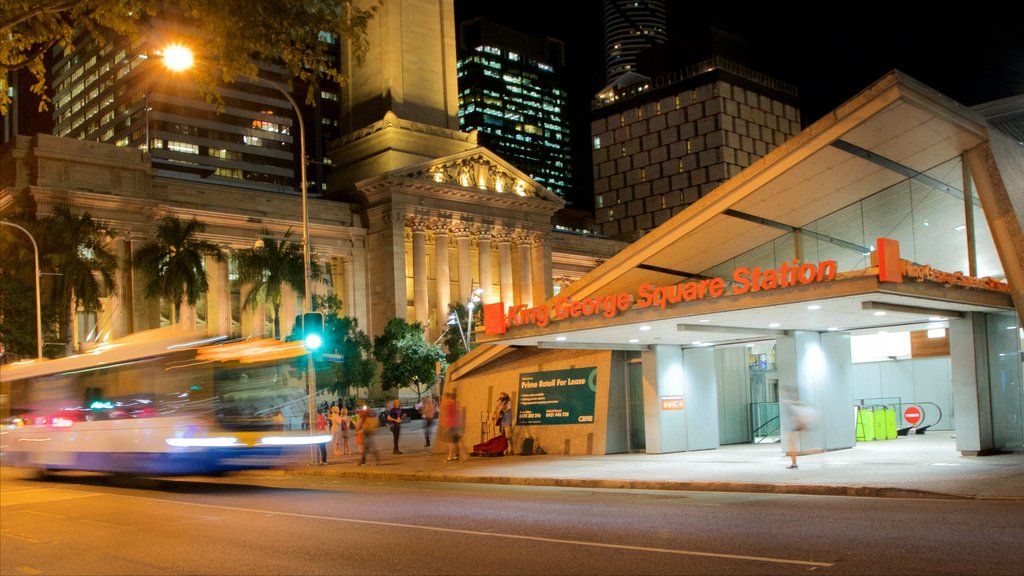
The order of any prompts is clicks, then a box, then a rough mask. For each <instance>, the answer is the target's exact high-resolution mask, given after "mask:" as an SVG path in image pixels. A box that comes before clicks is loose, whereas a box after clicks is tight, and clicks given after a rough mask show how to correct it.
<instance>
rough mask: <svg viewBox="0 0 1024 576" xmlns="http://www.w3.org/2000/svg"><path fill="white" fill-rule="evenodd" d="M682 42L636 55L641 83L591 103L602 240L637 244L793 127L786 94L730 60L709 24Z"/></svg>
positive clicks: (727, 41)
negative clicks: (606, 238)
mask: <svg viewBox="0 0 1024 576" xmlns="http://www.w3.org/2000/svg"><path fill="white" fill-rule="evenodd" d="M687 40H688V41H689V42H691V43H692V42H694V41H696V42H697V45H696V46H689V47H687V46H678V45H672V44H665V45H662V46H660V47H654V48H652V49H651V50H648V51H647V52H646V53H644V54H643V55H640V56H638V59H637V62H638V65H639V66H640V68H639V70H640V72H641V73H643V74H647V75H649V78H648V77H646V76H641V75H639V74H636V75H633V76H632V77H633V79H634V80H635V83H620V84H618V85H610V86H609V87H607V88H605V89H604V90H602V92H601V93H600V94H598V95H597V97H596V98H595V100H594V102H593V103H592V116H591V136H592V142H593V150H592V158H593V170H594V211H595V220H596V224H597V227H598V231H599V232H601V233H602V234H605V235H608V236H609V237H612V238H618V239H622V240H630V239H635V238H638V237H639V236H641V235H643V234H644V233H645V232H646V231H648V230H650V229H652V228H654V227H656V226H658V225H659V224H662V223H663V222H665V221H666V220H668V219H669V218H670V217H672V216H673V215H675V214H677V213H679V212H680V211H682V210H683V208H685V207H686V206H689V205H690V204H693V203H694V202H696V201H697V200H698V199H699V198H700V197H702V196H704V195H705V194H707V193H708V192H710V191H711V190H714V189H715V187H717V186H718V185H719V184H721V183H722V182H725V181H726V180H728V179H729V178H731V177H733V176H735V175H736V174H738V173H739V172H740V171H741V170H742V169H744V168H746V167H747V166H750V165H751V164H753V163H754V162H755V161H757V160H758V159H760V158H762V157H764V155H765V154H767V153H768V152H769V151H771V150H772V149H774V148H776V147H777V146H779V145H780V144H782V143H783V142H785V141H786V140H787V139H789V138H790V137H792V136H793V135H795V134H797V133H798V132H799V131H800V129H801V124H800V111H799V108H798V105H799V104H798V96H797V90H796V88H795V87H794V86H792V85H790V84H788V83H786V82H784V81H781V80H778V79H776V78H772V77H770V76H768V75H766V74H762V73H761V72H758V71H756V70H752V69H750V68H748V67H747V66H745V65H743V64H741V63H739V62H737V61H736V60H737V59H740V58H741V57H742V54H743V52H744V46H745V42H744V41H743V40H742V39H740V38H737V37H735V36H733V35H731V34H729V33H727V32H725V31H723V30H720V29H715V28H710V29H708V31H707V32H706V33H703V34H688V35H687ZM680 56H682V57H684V58H687V59H685V60H679V59H678V58H680ZM625 78H626V77H625V76H623V77H621V78H620V80H622V79H625Z"/></svg>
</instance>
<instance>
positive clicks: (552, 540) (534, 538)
mask: <svg viewBox="0 0 1024 576" xmlns="http://www.w3.org/2000/svg"><path fill="white" fill-rule="evenodd" d="M122 496H123V497H125V498H137V499H139V500H149V501H152V502H164V503H167V504H186V505H189V506H202V507H204V508H216V509H218V510H232V511H235V512H251V513H254V514H275V515H277V516H290V517H293V518H305V519H311V520H331V521H334V522H349V523H353V524H367V525H372V526H389V527H396V528H411V529H415V530H431V531H434V532H446V533H449V534H466V535H469V536H491V537H494V538H507V539H511V540H528V541H532V542H546V543H551V544H571V545H575V546H591V547H594V548H611V549H616V550H628V551H634V552H655V553H659V554H675V555H678V556H702V557H705V558H722V559H725V560H744V561H748V562H770V563H773V564H797V565H800V566H814V567H824V568H828V567H830V566H833V565H834V563H832V562H814V561H811V560H792V559H789V558H772V557H768V556H747V555H743V554H721V553H717V552H700V551H697V550H674V549H671V548H652V547H648V546H628V545H625V544H607V543H603V542H587V541H584V540H565V539H562V538H544V537H541V536H526V535H521V534H499V533H497V532H482V531H478V530H462V529H459V528H442V527H440V526H420V525H417V524H404V523H401V522H381V521H379V520H361V519H358V518H336V517H333V516H321V515H319V514H300V513H297V512H277V511H274V510H260V509H257V508H241V507H237V506H223V505H220V504H200V503H197V502H182V501H179V500H166V499H163V498H146V497H144V496H128V495H122Z"/></svg>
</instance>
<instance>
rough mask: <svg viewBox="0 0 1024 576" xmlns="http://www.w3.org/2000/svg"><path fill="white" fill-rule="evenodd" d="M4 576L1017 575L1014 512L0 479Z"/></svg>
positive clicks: (916, 504)
mask: <svg viewBox="0 0 1024 576" xmlns="http://www.w3.org/2000/svg"><path fill="white" fill-rule="evenodd" d="M0 481H2V482H0V550H2V553H0V573H2V574H4V575H7V574H11V575H15V574H140V575H141V574H220V575H223V574H246V575H259V574H360V575H368V574H386V575H403V576H405V575H418V574H500V575H502V576H508V575H515V574H558V575H566V574H587V575H591V574H593V575H596V574H615V575H620V574H751V575H755V574H803V573H806V572H809V571H810V572H814V573H816V574H880V573H885V574H892V575H899V574H914V575H920V574H985V575H990V574H1017V575H1019V574H1021V566H1024V547H1021V546H1020V542H1022V541H1024V503H1022V502H997V501H983V502H979V501H968V500H949V499H936V500H928V499H878V498H848V497H834V496H831V497H829V496H798V495H778V494H777V495H771V494H725V493H697V492H689V493H688V492H656V491H649V492H645V491H624V490H623V491H620V490H585V489H575V488H573V489H569V488H545V487H523V486H497V485H478V484H455V483H413V482H406V483H402V482H373V481H367V480H351V479H342V478H336V477H334V478H332V477H312V476H300V475H282V474H275V473H266V474H247V475H244V476H235V477H228V478H218V479H202V478H189V479H175V480H162V479H144V480H125V479H116V478H107V477H102V476H94V475H86V474H74V475H68V476H61V477H57V478H56V479H48V480H45V481H37V480H33V479H31V477H30V476H29V475H28V474H27V473H26V472H25V471H21V470H14V469H10V468H0Z"/></svg>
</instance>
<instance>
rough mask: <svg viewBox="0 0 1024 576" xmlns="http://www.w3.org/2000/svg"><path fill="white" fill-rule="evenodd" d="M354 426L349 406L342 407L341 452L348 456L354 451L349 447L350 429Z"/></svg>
mask: <svg viewBox="0 0 1024 576" xmlns="http://www.w3.org/2000/svg"><path fill="white" fill-rule="evenodd" d="M351 428H352V418H351V417H350V416H349V415H348V408H346V407H344V406H342V407H341V452H342V454H344V455H345V456H348V455H349V454H351V453H352V452H351V451H350V450H349V447H348V431H349V430H350V429H351Z"/></svg>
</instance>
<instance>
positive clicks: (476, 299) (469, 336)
mask: <svg viewBox="0 0 1024 576" xmlns="http://www.w3.org/2000/svg"><path fill="white" fill-rule="evenodd" d="M483 293H484V290H483V288H477V289H476V290H473V295H472V296H470V297H469V302H468V303H467V304H466V309H467V310H469V313H468V314H469V319H468V320H467V326H466V352H469V349H470V348H469V347H470V346H472V345H473V308H476V306H477V304H480V303H481V302H483V300H481V299H480V296H482V295H483Z"/></svg>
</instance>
